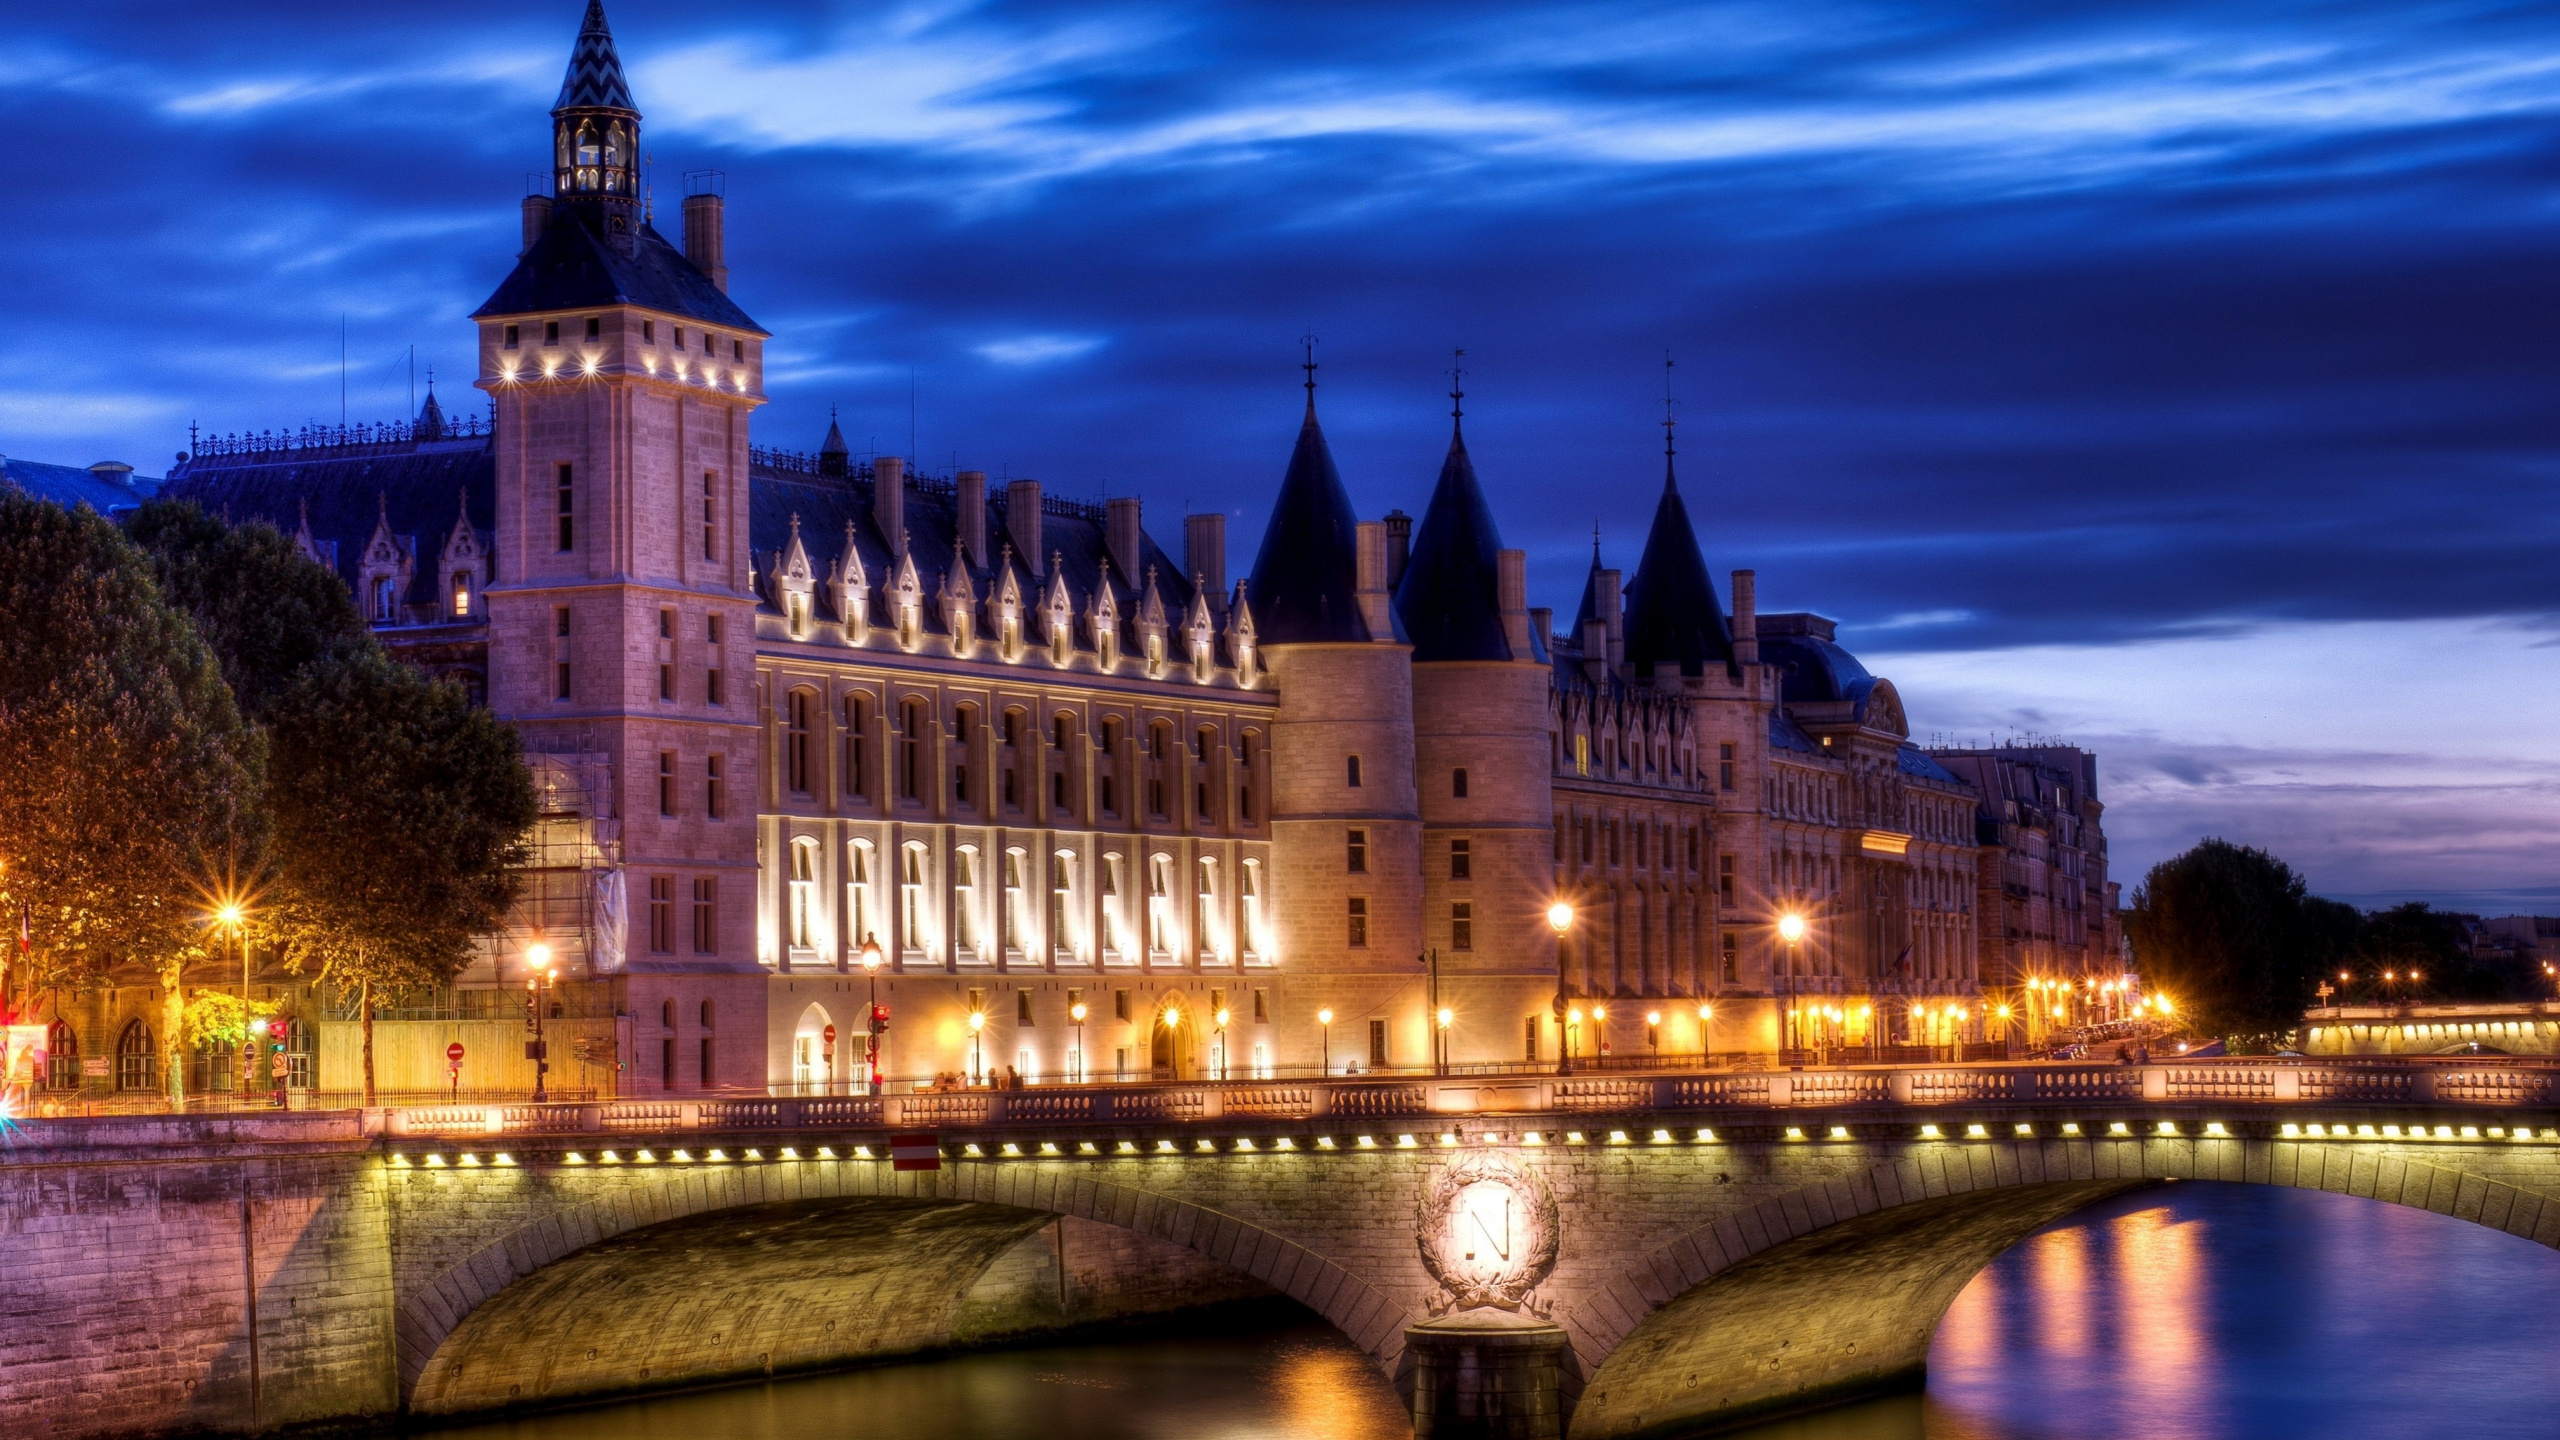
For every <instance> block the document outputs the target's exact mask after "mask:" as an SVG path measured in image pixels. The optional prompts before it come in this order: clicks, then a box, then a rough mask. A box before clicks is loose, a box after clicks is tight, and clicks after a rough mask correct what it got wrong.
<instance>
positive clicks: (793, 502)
mask: <svg viewBox="0 0 2560 1440" xmlns="http://www.w3.org/2000/svg"><path fill="white" fill-rule="evenodd" d="M1001 494H1002V492H998V495H997V496H996V497H991V498H990V500H989V502H988V504H987V518H986V529H987V548H988V550H990V551H991V552H993V553H992V554H990V555H989V556H988V557H987V560H986V561H985V562H979V561H978V560H976V559H975V557H972V559H971V561H970V564H969V577H970V583H971V586H972V588H973V589H974V591H975V592H976V594H977V597H978V601H979V607H980V608H979V613H980V615H982V616H983V615H984V614H985V613H986V611H985V608H984V607H985V602H986V601H987V600H988V599H990V598H992V597H993V596H994V594H995V593H996V587H997V586H998V585H999V584H1000V583H1001V575H1000V571H999V567H1000V566H1001V565H1002V564H1003V563H1004V560H1005V546H1006V544H1007V541H1006V535H1005V528H1004V506H1003V505H1002V504H1001V503H999V501H1000V499H1001ZM872 495H873V490H872V481H871V478H870V476H869V475H868V474H867V473H865V474H854V475H849V476H846V477H844V478H841V479H839V478H835V477H831V476H822V475H811V474H807V473H803V472H798V471H782V470H775V469H772V468H770V467H766V466H759V467H758V468H757V469H756V470H755V471H754V472H753V473H752V475H751V477H750V483H749V485H748V487H747V539H748V543H749V544H751V545H753V546H754V547H755V564H756V579H757V583H758V587H759V589H760V590H761V591H762V592H763V595H764V601H765V603H766V605H767V606H771V605H772V604H773V603H774V602H773V584H772V582H773V577H774V573H775V569H776V566H775V557H776V556H777V555H779V554H781V553H782V552H784V551H786V550H788V549H789V548H790V545H791V520H792V517H793V516H795V515H796V516H798V517H799V519H800V548H801V549H802V550H804V551H806V552H807V553H808V556H809V572H810V574H811V575H812V576H814V577H815V578H816V579H817V581H818V595H817V600H818V604H819V606H820V608H821V609H822V610H824V611H825V612H827V613H828V614H831V615H832V614H833V613H834V609H835V602H834V599H833V598H832V597H831V596H830V595H829V594H828V593H827V585H826V580H827V576H828V575H829V573H830V572H832V571H834V570H835V569H836V568H837V567H838V564H839V562H840V561H841V560H842V558H843V556H844V548H845V524H846V522H848V521H850V522H852V525H853V543H854V546H855V548H856V549H857V551H858V552H859V553H860V555H861V557H862V569H863V574H864V577H865V578H866V579H868V580H869V581H870V583H871V585H872V594H873V599H872V605H871V618H872V622H873V623H874V624H879V623H882V617H883V615H884V614H885V611H884V609H883V608H882V604H881V602H880V600H879V598H878V596H879V590H880V587H882V586H885V585H888V584H891V583H892V582H894V581H895V580H896V579H897V568H898V560H897V552H896V550H895V549H894V548H893V547H892V546H891V544H890V542H889V537H888V536H886V535H883V534H881V533H880V525H879V522H878V521H877V520H875V519H873V518H872ZM957 500H958V494H957V487H955V486H954V485H953V484H952V483H951V482H950V481H948V480H938V479H935V478H934V477H932V476H910V477H908V483H907V504H906V529H907V544H908V546H909V548H910V551H911V553H913V554H914V556H915V562H916V581H917V583H918V584H919V585H920V586H921V587H922V588H923V590H924V593H925V596H926V603H925V607H924V629H925V631H926V633H928V634H941V633H944V632H945V631H946V630H947V629H948V628H949V624H950V621H949V616H948V614H947V613H946V611H945V610H944V607H943V606H942V605H941V604H940V603H939V601H938V600H937V599H936V598H935V597H938V596H939V595H941V593H942V592H943V590H944V588H945V587H946V585H947V584H948V583H949V580H950V575H951V565H952V560H953V557H954V556H955V555H956V554H957V543H956V542H957V541H958V539H959V535H960V523H959V511H958V506H957ZM1041 512H1042V513H1041V521H1040V547H1041V548H1042V549H1043V550H1046V551H1050V552H1052V557H1054V558H1055V560H1056V563H1057V565H1058V568H1059V569H1061V570H1062V571H1063V572H1064V573H1065V575H1066V577H1067V589H1068V592H1069V593H1070V594H1071V595H1072V596H1073V597H1074V601H1075V607H1076V615H1077V619H1078V624H1079V627H1081V625H1082V620H1083V616H1084V613H1085V611H1086V609H1087V608H1089V607H1090V606H1091V604H1092V601H1093V597H1094V594H1095V593H1096V591H1097V589H1098V588H1099V587H1100V586H1101V584H1102V583H1103V577H1104V575H1105V574H1106V573H1108V574H1109V576H1110V581H1111V586H1112V595H1113V596H1114V598H1115V600H1116V602H1117V604H1118V605H1119V608H1120V624H1121V632H1120V633H1121V634H1122V635H1123V636H1124V637H1129V636H1134V635H1136V633H1137V629H1136V627H1137V624H1138V619H1139V612H1140V610H1141V609H1142V608H1143V607H1144V606H1145V604H1146V595H1147V567H1152V568H1153V569H1154V571H1155V586H1156V594H1157V595H1158V596H1159V597H1161V598H1162V599H1163V601H1164V613H1165V623H1166V624H1167V626H1168V627H1170V628H1172V629H1174V630H1179V629H1180V628H1181V626H1182V623H1183V621H1184V620H1185V619H1186V618H1188V616H1189V614H1190V610H1191V597H1192V593H1193V590H1192V585H1191V581H1190V580H1189V578H1188V577H1186V576H1185V575H1184V574H1183V573H1182V567H1181V566H1180V565H1178V564H1176V563H1174V560H1173V558H1172V557H1171V556H1169V555H1167V554H1166V553H1165V552H1164V548H1163V547H1162V546H1160V545H1158V544H1156V542H1155V539H1154V537H1153V536H1145V535H1142V537H1141V539H1140V541H1139V553H1140V555H1141V557H1142V561H1141V568H1140V570H1139V572H1138V573H1137V574H1136V575H1122V574H1120V573H1119V571H1118V569H1117V567H1114V566H1111V565H1109V563H1108V560H1109V555H1110V548H1109V542H1108V540H1107V539H1106V538H1105V534H1106V525H1105V520H1104V518H1103V515H1102V514H1101V513H1099V512H1098V511H1097V509H1096V507H1094V506H1093V505H1091V504H1089V503H1086V502H1081V501H1075V500H1067V499H1063V498H1061V497H1056V496H1050V497H1045V498H1044V501H1043V503H1042V506H1041ZM1052 557H1044V559H1047V558H1052ZM1013 566H1014V573H1015V575H1016V577H1017V581H1018V583H1019V584H1020V585H1021V587H1022V598H1023V603H1024V605H1025V607H1026V608H1028V609H1033V610H1036V609H1038V607H1039V606H1040V604H1041V603H1042V602H1043V601H1044V600H1045V599H1047V597H1048V594H1049V579H1050V577H1049V575H1048V574H1047V573H1045V572H1044V573H1043V574H1041V575H1039V576H1037V577H1035V576H1033V575H1032V574H1031V570H1030V566H1029V564H1028V563H1027V561H1026V560H1025V557H1023V556H1021V555H1019V554H1017V555H1015V556H1014V557H1013ZM1221 598H1222V597H1219V596H1211V597H1210V604H1211V605H1212V607H1215V606H1217V605H1218V604H1219V602H1220V600H1221ZM1261 614H1262V612H1261V608H1260V607H1259V606H1255V607H1254V622H1255V628H1256V632H1257V634H1258V633H1259V631H1260V627H1261ZM834 618H836V619H838V620H841V619H843V618H844V617H843V616H841V615H836V616H835V617H834ZM982 623H983V622H982ZM1033 634H1034V638H1035V642H1041V641H1045V637H1046V634H1047V632H1046V631H1045V630H1040V629H1037V628H1036V627H1035V629H1034V631H1033ZM1079 634H1080V635H1081V630H1079ZM1084 643H1086V642H1085V641H1083V640H1082V639H1081V638H1079V640H1078V644H1079V645H1080V646H1081V645H1083V644H1084ZM1124 644H1125V645H1127V646H1129V647H1130V648H1133V649H1134V648H1135V642H1134V641H1133V640H1124Z"/></svg>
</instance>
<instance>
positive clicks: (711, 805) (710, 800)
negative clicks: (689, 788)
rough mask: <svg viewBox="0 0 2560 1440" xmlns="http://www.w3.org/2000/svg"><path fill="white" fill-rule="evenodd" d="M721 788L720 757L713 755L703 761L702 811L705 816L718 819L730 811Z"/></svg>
mask: <svg viewBox="0 0 2560 1440" xmlns="http://www.w3.org/2000/svg"><path fill="white" fill-rule="evenodd" d="M721 789H722V786H721V779H720V757H719V756H717V755H713V756H710V757H708V758H707V759H705V760H704V761H703V762H702V813H703V816H704V818H706V819H711V820H718V819H720V818H721V817H723V816H724V815H726V814H727V813H728V808H727V806H726V805H725V804H723V803H722V802H723V801H724V800H726V798H727V797H726V796H724V795H723V794H722V793H721Z"/></svg>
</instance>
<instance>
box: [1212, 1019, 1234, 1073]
mask: <svg viewBox="0 0 2560 1440" xmlns="http://www.w3.org/2000/svg"><path fill="white" fill-rule="evenodd" d="M1209 1018H1210V1019H1212V1020H1215V1021H1217V1022H1218V1029H1217V1033H1216V1035H1215V1036H1214V1037H1213V1038H1215V1039H1216V1041H1217V1045H1218V1078H1219V1079H1221V1080H1224V1079H1226V1078H1227V1022H1228V1021H1229V1020H1232V1019H1234V1018H1235V1012H1233V1011H1231V1010H1229V1009H1227V1008H1226V1007H1225V1006H1223V1005H1221V1006H1219V1007H1218V1011H1217V1013H1216V1014H1214V1015H1212V1016H1210V1017H1209Z"/></svg>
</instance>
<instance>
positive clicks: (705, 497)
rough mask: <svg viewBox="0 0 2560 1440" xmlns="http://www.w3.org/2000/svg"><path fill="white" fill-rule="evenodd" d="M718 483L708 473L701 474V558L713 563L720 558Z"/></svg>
mask: <svg viewBox="0 0 2560 1440" xmlns="http://www.w3.org/2000/svg"><path fill="white" fill-rule="evenodd" d="M718 481H719V477H718V476H716V475H714V474H712V473H711V472H710V471H708V470H705V471H703V472H702V558H703V559H705V560H714V561H716V560H718V559H719V558H720V508H719V496H718V495H717V493H716V492H717V490H718V488H719V485H718Z"/></svg>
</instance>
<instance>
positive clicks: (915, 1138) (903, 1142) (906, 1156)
mask: <svg viewBox="0 0 2560 1440" xmlns="http://www.w3.org/2000/svg"><path fill="white" fill-rule="evenodd" d="M889 1168H890V1169H892V1170H939V1169H941V1168H942V1143H941V1137H940V1136H939V1135H937V1134H935V1133H934V1132H933V1131H931V1130H925V1131H920V1132H918V1133H916V1134H913V1135H892V1136H890V1137H889Z"/></svg>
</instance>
